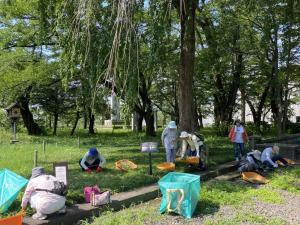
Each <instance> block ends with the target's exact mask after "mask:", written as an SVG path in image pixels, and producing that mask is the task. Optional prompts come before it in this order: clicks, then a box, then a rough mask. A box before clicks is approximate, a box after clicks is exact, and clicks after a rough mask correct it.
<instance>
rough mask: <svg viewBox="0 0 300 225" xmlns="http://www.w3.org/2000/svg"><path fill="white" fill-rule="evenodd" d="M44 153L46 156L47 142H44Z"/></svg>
mask: <svg viewBox="0 0 300 225" xmlns="http://www.w3.org/2000/svg"><path fill="white" fill-rule="evenodd" d="M43 152H44V154H45V153H46V142H45V141H43Z"/></svg>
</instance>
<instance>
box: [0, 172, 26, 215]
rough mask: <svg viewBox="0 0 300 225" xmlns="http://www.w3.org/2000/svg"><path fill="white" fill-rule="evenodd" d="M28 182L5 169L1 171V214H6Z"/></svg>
mask: <svg viewBox="0 0 300 225" xmlns="http://www.w3.org/2000/svg"><path fill="white" fill-rule="evenodd" d="M27 182H28V180H27V179H25V178H24V177H22V176H20V175H18V174H15V173H14V172H12V171H10V170H8V169H4V170H1V171H0V190H1V191H0V213H3V212H6V211H7V209H8V208H9V206H10V205H11V204H12V203H13V201H14V200H15V199H16V198H17V196H18V194H19V192H20V190H21V189H22V188H23V187H24V186H25V185H26V184H27Z"/></svg>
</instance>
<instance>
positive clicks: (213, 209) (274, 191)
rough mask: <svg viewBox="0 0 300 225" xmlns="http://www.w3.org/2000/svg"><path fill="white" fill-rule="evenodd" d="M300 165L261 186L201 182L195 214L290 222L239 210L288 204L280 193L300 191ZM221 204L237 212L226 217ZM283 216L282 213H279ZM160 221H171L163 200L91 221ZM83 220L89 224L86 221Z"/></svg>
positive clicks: (220, 220) (208, 223) (276, 224)
mask: <svg viewBox="0 0 300 225" xmlns="http://www.w3.org/2000/svg"><path fill="white" fill-rule="evenodd" d="M299 172H300V167H299V166H298V167H294V168H289V169H286V170H284V171H282V170H279V171H277V172H275V173H274V174H270V175H269V176H268V178H269V179H270V182H269V183H268V184H266V185H263V186H259V188H257V187H256V186H253V185H247V184H245V183H239V182H231V181H208V182H204V183H202V184H201V196H200V200H199V203H198V205H197V208H196V212H195V215H202V216H204V215H212V216H213V215H215V216H213V217H206V218H205V220H204V221H203V224H204V225H215V224H216V225H231V224H268V225H281V224H287V223H286V221H284V220H283V219H281V218H267V217H265V216H264V215H260V214H254V213H253V212H251V211H249V210H248V211H239V209H240V208H241V207H242V206H243V205H245V204H250V205H252V206H254V207H255V201H254V199H256V200H259V201H261V202H266V203H269V204H279V205H280V204H288V203H287V202H285V200H284V199H283V198H282V196H281V195H280V190H288V191H290V192H292V193H294V194H300V189H299V187H298V188H297V187H296V186H295V185H293V181H297V182H299V181H300V180H299ZM283 180H287V181H291V182H288V184H286V185H281V184H282V181H283ZM221 206H231V207H235V208H236V211H237V213H235V214H234V215H233V216H228V217H225V218H224V217H223V216H222V215H218V214H216V213H217V212H218V211H219V208H220V207H221ZM279 216H280V215H279ZM157 221H160V222H161V224H167V223H168V217H167V216H166V215H160V214H159V203H158V202H156V203H154V204H149V203H146V204H141V205H139V206H136V207H133V208H129V209H124V210H121V211H120V212H116V213H112V212H105V213H103V214H102V215H101V216H100V217H99V218H95V220H94V222H93V223H91V225H102V224H105V225H106V224H120V225H131V224H154V223H155V222H157ZM178 221H182V223H184V224H198V223H195V222H194V221H193V219H191V220H184V219H182V218H181V217H179V218H178ZM82 224H85V225H86V224H89V223H88V222H86V221H85V222H83V223H82Z"/></svg>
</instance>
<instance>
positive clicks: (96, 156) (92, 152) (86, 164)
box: [79, 147, 106, 173]
mask: <svg viewBox="0 0 300 225" xmlns="http://www.w3.org/2000/svg"><path fill="white" fill-rule="evenodd" d="M105 163H106V160H105V158H104V157H103V156H102V155H101V154H100V153H99V152H98V150H97V148H95V147H93V148H90V149H89V151H88V152H87V153H85V155H84V156H83V158H82V159H80V160H79V165H80V167H81V169H82V171H86V172H88V173H91V172H92V170H96V172H97V173H99V172H101V171H102V168H103V166H104V164H105Z"/></svg>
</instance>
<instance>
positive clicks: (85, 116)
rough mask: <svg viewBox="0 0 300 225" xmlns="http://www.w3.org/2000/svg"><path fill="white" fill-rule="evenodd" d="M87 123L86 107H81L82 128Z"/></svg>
mask: <svg viewBox="0 0 300 225" xmlns="http://www.w3.org/2000/svg"><path fill="white" fill-rule="evenodd" d="M87 124H88V116H87V113H86V108H85V107H84V108H83V129H86V128H87Z"/></svg>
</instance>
